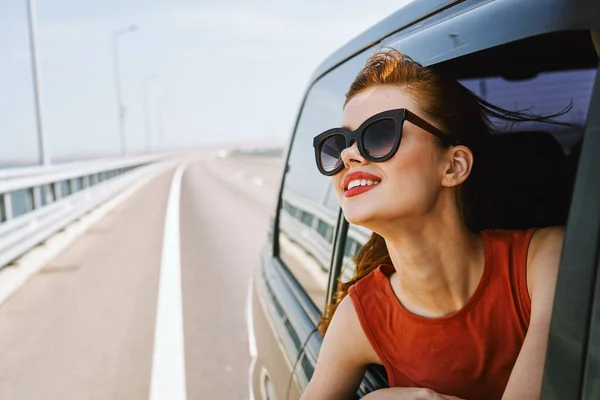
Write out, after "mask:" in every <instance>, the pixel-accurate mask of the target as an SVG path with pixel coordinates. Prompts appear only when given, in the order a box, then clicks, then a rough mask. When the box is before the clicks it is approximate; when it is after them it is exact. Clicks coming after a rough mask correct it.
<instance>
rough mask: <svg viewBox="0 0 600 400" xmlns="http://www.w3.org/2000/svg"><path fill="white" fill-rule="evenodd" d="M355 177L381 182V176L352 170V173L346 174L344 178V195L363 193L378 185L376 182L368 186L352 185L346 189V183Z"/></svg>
mask: <svg viewBox="0 0 600 400" xmlns="http://www.w3.org/2000/svg"><path fill="white" fill-rule="evenodd" d="M357 179H360V180H365V181H373V182H381V178H380V177H378V176H377V175H373V174H369V173H367V172H362V171H357V172H352V173H350V174H348V175H346V178H345V179H344V197H352V196H356V195H359V194H361V193H364V192H367V191H369V190H371V189H374V188H375V187H377V185H378V184H373V185H370V186H356V187H353V188H352V189H348V185H349V184H350V182H352V181H354V180H357Z"/></svg>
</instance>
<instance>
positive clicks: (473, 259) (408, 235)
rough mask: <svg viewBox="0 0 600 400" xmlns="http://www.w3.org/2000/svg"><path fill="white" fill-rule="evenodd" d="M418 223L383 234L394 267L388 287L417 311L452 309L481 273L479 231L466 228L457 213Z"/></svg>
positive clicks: (438, 312) (463, 299)
mask: <svg viewBox="0 0 600 400" xmlns="http://www.w3.org/2000/svg"><path fill="white" fill-rule="evenodd" d="M418 225H419V228H418V229H411V228H410V227H409V228H407V227H403V228H402V229H398V230H396V231H388V232H386V233H385V234H384V235H383V236H384V238H385V241H386V245H387V248H388V251H389V254H390V258H391V260H392V263H393V265H394V267H395V269H396V274H394V275H393V276H392V278H391V284H392V288H393V289H394V292H395V293H396V296H397V297H398V299H399V300H400V302H401V303H402V304H403V305H404V307H405V308H406V309H407V310H409V311H411V312H413V313H415V314H417V315H422V316H425V317H441V316H444V315H448V314H452V313H453V312H456V311H458V310H459V309H461V308H462V307H463V306H464V305H465V304H466V303H467V302H468V300H469V299H470V298H471V296H472V294H473V292H474V291H475V289H476V288H477V286H478V284H479V281H480V278H481V276H482V274H483V269H484V259H485V256H484V251H483V244H482V239H481V236H480V235H477V234H473V233H472V232H470V231H469V230H468V229H467V227H466V226H465V225H464V223H462V221H461V220H460V218H456V219H454V218H453V219H452V220H451V221H448V220H446V221H444V220H443V219H441V218H440V219H438V218H436V219H434V220H430V221H428V223H426V224H422V221H421V223H420V224H418Z"/></svg>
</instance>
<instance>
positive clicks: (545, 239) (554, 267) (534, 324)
mask: <svg viewBox="0 0 600 400" xmlns="http://www.w3.org/2000/svg"><path fill="white" fill-rule="evenodd" d="M563 237H564V229H563V228H545V229H540V230H538V231H536V232H535V234H534V236H533V238H532V240H531V244H530V245H529V252H528V255H527V286H528V288H529V294H530V297H531V320H530V322H529V329H528V331H527V335H526V336H525V341H524V342H523V347H522V348H521V351H520V353H519V356H518V357H517V362H516V363H515V366H514V368H513V370H512V373H511V375H510V379H509V380H508V384H507V385H506V390H505V391H504V395H503V396H502V399H503V400H513V399H514V400H530V399H531V400H533V399H536V400H537V399H539V398H540V394H541V390H542V376H543V374H544V364H545V360H546V347H547V345H548V334H549V330H550V319H551V317H552V307H553V304H554V292H555V290H556V278H557V276H558V264H559V262H560V255H561V252H562V244H563Z"/></svg>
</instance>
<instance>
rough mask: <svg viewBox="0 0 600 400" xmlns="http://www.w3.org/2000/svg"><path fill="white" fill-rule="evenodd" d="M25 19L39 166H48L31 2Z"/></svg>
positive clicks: (33, 10) (34, 23) (30, 0)
mask: <svg viewBox="0 0 600 400" xmlns="http://www.w3.org/2000/svg"><path fill="white" fill-rule="evenodd" d="M27 19H28V24H29V47H30V50H31V70H32V75H33V97H34V102H35V117H36V128H37V135H38V152H39V158H40V164H41V165H44V166H48V165H50V155H49V153H48V143H47V142H46V135H45V133H44V124H43V113H42V88H41V86H42V84H41V82H40V75H39V73H38V65H37V46H36V38H35V28H36V20H35V4H34V2H33V0H27Z"/></svg>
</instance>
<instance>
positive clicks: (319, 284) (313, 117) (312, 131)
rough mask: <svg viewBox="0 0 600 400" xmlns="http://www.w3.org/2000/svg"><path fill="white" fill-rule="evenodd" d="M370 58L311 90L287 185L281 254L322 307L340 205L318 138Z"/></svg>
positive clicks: (336, 120) (336, 122) (334, 122)
mask: <svg viewBox="0 0 600 400" xmlns="http://www.w3.org/2000/svg"><path fill="white" fill-rule="evenodd" d="M365 59H366V55H364V56H363V55H361V56H358V57H355V58H354V59H353V60H352V61H349V62H347V63H345V64H344V65H342V66H340V67H339V68H337V69H335V70H334V71H332V72H331V73H329V74H328V75H326V76H324V77H323V78H321V79H320V80H319V81H317V82H316V83H315V85H314V86H313V87H312V88H311V89H310V91H309V94H308V97H307V99H306V103H305V105H304V108H303V109H302V112H301V115H300V119H299V121H298V125H297V127H296V133H295V137H294V141H293V144H292V147H291V150H290V155H289V162H288V166H289V168H288V172H287V173H286V176H285V180H284V185H283V192H282V201H281V210H280V218H279V249H280V253H279V258H280V259H281V260H282V262H283V264H284V265H285V266H286V267H287V268H288V269H289V270H290V271H291V272H292V274H294V276H295V277H296V279H297V280H298V282H299V283H300V285H302V287H303V288H304V290H305V291H306V293H307V294H308V295H309V296H310V298H311V299H312V300H313V302H314V303H315V305H316V306H317V307H318V308H319V309H320V310H323V309H324V305H325V297H326V292H327V283H328V275H329V268H330V263H331V256H332V250H333V247H332V246H333V244H332V238H333V236H334V233H335V229H336V223H337V218H338V214H339V205H338V202H337V197H336V194H335V191H334V190H333V186H332V184H331V178H330V177H326V176H323V175H321V174H320V173H319V171H318V169H317V166H316V164H315V155H314V154H315V153H314V148H313V139H314V137H315V136H316V135H318V134H319V133H321V132H324V131H326V130H328V129H331V128H334V127H338V126H340V124H341V120H342V107H343V104H344V94H345V93H346V92H347V91H348V88H349V87H350V84H351V83H352V80H353V79H354V77H355V76H356V74H357V73H358V71H359V70H360V69H361V68H362V65H363V64H364V61H365ZM344 145H345V144H344ZM333 158H335V157H333Z"/></svg>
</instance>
